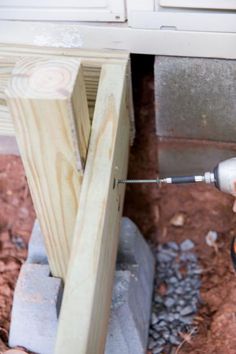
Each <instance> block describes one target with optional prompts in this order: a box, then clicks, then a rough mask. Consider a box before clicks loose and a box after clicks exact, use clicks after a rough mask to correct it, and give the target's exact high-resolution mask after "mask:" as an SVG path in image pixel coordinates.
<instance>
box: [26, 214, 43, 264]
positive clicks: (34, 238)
mask: <svg viewBox="0 0 236 354" xmlns="http://www.w3.org/2000/svg"><path fill="white" fill-rule="evenodd" d="M26 262H27V263H34V264H48V257H47V253H46V248H45V244H44V239H43V235H42V232H41V229H40V225H39V222H38V220H37V219H36V220H35V222H34V227H33V230H32V233H31V237H30V242H29V247H28V257H27V261H26Z"/></svg>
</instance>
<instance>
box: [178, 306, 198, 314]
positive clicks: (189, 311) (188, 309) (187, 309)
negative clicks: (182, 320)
mask: <svg viewBox="0 0 236 354" xmlns="http://www.w3.org/2000/svg"><path fill="white" fill-rule="evenodd" d="M194 312H195V309H194V308H193V307H192V306H186V307H184V308H183V309H182V310H181V311H180V314H181V315H182V316H187V315H191V314H192V313H194Z"/></svg>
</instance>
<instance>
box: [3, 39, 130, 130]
mask: <svg viewBox="0 0 236 354" xmlns="http://www.w3.org/2000/svg"><path fill="white" fill-rule="evenodd" d="M22 56H24V57H48V56H63V57H66V58H79V59H81V62H82V66H83V72H84V81H85V88H86V94H87V100H88V106H89V116H90V120H92V118H93V113H94V106H95V101H96V95H97V88H98V82H99V76H100V70H101V66H102V65H103V64H106V63H111V64H119V63H121V64H122V63H126V62H127V61H129V53H128V52H121V51H111V50H102V51H97V50H96V51H94V50H84V49H79V48H78V49H77V48H53V47H41V46H40V47H38V46H26V45H12V44H10V45H6V44H1V43H0V135H15V133H14V127H13V123H12V122H11V118H10V114H9V111H8V109H7V108H6V100H5V89H6V86H7V83H8V80H9V78H10V76H11V72H12V70H13V68H14V66H15V64H16V62H17V61H18V60H19V59H20V58H21V57H22ZM127 81H128V84H129V86H130V87H129V89H128V90H127V96H128V100H129V105H128V107H129V116H130V119H131V121H132V122H134V115H133V102H132V89H131V75H130V68H129V65H128V71H127ZM3 112H4V113H3ZM131 129H132V131H133V134H132V137H133V136H134V123H133V126H132V127H131Z"/></svg>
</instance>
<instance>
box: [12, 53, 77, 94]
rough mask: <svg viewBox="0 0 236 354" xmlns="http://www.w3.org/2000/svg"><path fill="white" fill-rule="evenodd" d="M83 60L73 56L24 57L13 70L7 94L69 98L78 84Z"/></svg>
mask: <svg viewBox="0 0 236 354" xmlns="http://www.w3.org/2000/svg"><path fill="white" fill-rule="evenodd" d="M80 65H81V62H80V60H79V59H73V58H65V59H64V58H37V59H36V58H22V59H20V60H19V61H18V62H17V64H16V66H15V68H14V70H13V72H12V77H11V80H10V81H9V84H8V87H7V89H6V96H8V97H9V96H10V97H20V98H27V99H29V98H33V99H67V98H69V97H70V96H71V95H72V93H73V89H74V86H75V82H76V78H77V74H78V71H79V67H80Z"/></svg>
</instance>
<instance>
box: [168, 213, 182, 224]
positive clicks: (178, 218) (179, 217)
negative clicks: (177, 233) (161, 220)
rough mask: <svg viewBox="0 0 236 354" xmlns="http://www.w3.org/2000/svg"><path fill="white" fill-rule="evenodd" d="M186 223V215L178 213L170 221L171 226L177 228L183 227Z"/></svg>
mask: <svg viewBox="0 0 236 354" xmlns="http://www.w3.org/2000/svg"><path fill="white" fill-rule="evenodd" d="M184 223H185V215H184V214H183V213H178V214H175V215H174V216H173V218H171V220H170V224H171V225H173V226H175V227H181V226H183V225H184Z"/></svg>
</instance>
